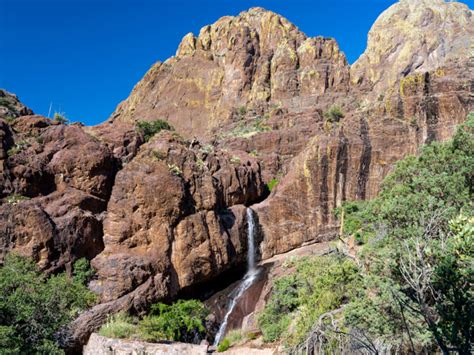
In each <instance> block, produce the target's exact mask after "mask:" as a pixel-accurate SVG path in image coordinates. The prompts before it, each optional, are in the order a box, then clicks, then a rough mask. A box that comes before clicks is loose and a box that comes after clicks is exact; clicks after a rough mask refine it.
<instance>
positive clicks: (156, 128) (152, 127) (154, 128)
mask: <svg viewBox="0 0 474 355" xmlns="http://www.w3.org/2000/svg"><path fill="white" fill-rule="evenodd" d="M136 126H137V130H138V132H140V133H141V134H142V135H143V139H144V140H145V142H148V141H149V140H150V139H151V138H152V137H153V136H154V135H155V134H157V133H159V132H160V131H162V130H167V131H172V130H173V127H171V125H170V124H169V123H168V122H166V121H164V120H155V121H138V122H137V125H136Z"/></svg>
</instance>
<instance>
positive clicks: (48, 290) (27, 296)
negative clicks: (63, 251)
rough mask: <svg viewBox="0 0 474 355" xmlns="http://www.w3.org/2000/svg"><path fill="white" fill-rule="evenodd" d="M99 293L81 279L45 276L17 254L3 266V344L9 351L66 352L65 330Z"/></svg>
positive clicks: (0, 302) (0, 340)
mask: <svg viewBox="0 0 474 355" xmlns="http://www.w3.org/2000/svg"><path fill="white" fill-rule="evenodd" d="M95 300H96V297H95V295H94V294H92V293H91V292H90V291H89V290H88V289H87V287H86V286H85V285H84V284H83V283H82V281H81V280H77V279H75V278H73V279H69V278H68V277H66V275H65V274H64V273H63V274H59V275H56V276H51V277H49V278H47V277H45V275H43V274H42V273H41V272H40V271H39V270H38V269H37V267H36V265H35V264H34V263H33V262H32V261H31V260H29V259H27V258H24V257H20V256H18V255H15V254H8V255H7V256H6V257H5V260H4V264H3V266H1V267H0V345H1V348H2V349H3V350H4V352H5V353H18V352H19V353H48V354H53V353H54V354H56V353H62V351H61V349H60V348H59V345H58V337H59V333H60V332H61V330H63V329H64V327H66V326H67V324H68V323H69V322H71V321H72V320H73V319H74V318H75V317H76V316H77V315H78V314H79V313H80V312H81V311H83V310H85V309H86V308H88V307H90V306H91V305H93V304H94V302H95Z"/></svg>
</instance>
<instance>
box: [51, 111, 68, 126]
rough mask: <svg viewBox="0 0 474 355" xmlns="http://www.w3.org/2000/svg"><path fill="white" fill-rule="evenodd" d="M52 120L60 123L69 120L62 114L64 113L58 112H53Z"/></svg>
mask: <svg viewBox="0 0 474 355" xmlns="http://www.w3.org/2000/svg"><path fill="white" fill-rule="evenodd" d="M53 120H55V121H56V122H59V123H61V124H66V123H68V121H69V120H68V119H67V118H66V116H65V115H64V113H59V112H55V113H54V116H53Z"/></svg>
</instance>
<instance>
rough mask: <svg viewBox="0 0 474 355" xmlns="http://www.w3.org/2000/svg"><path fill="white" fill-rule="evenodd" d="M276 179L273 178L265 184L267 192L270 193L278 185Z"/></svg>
mask: <svg viewBox="0 0 474 355" xmlns="http://www.w3.org/2000/svg"><path fill="white" fill-rule="evenodd" d="M278 182H279V181H278V179H277V178H273V179H271V180H270V181H269V182H268V184H267V189H268V191H270V192H272V191H273V189H274V188H275V187H276V186H277V185H278Z"/></svg>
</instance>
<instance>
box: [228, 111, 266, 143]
mask: <svg viewBox="0 0 474 355" xmlns="http://www.w3.org/2000/svg"><path fill="white" fill-rule="evenodd" d="M264 121H265V119H264V118H262V117H260V116H259V117H257V118H255V119H254V120H252V121H250V122H241V123H240V124H239V125H238V126H237V127H235V128H234V129H233V130H232V131H231V132H229V133H228V134H227V135H228V136H230V137H242V138H250V137H252V136H253V135H255V134H257V133H260V132H267V131H271V129H272V128H271V127H270V126H269V125H267V124H265V122H264Z"/></svg>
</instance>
